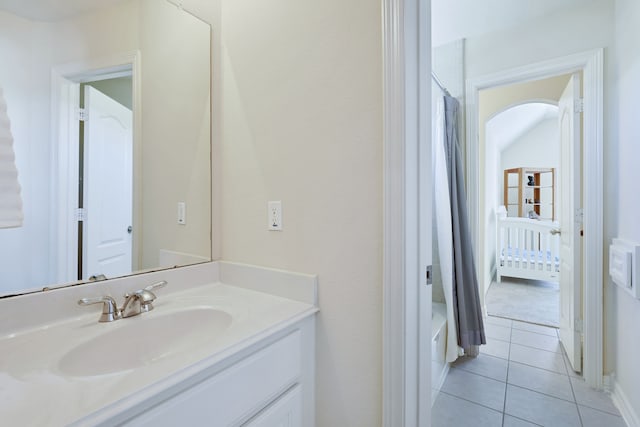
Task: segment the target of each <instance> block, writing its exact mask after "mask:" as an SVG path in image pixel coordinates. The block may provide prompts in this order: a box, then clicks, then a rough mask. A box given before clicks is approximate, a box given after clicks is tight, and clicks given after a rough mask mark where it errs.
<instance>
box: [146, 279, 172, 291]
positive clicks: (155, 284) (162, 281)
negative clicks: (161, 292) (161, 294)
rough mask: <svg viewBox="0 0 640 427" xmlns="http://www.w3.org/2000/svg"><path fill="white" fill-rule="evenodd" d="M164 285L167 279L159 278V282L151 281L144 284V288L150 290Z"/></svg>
mask: <svg viewBox="0 0 640 427" xmlns="http://www.w3.org/2000/svg"><path fill="white" fill-rule="evenodd" d="M165 286H167V281H166V280H161V281H159V282H156V283H152V284H150V285H149V286H146V287H145V288H144V290H145V291H152V290H154V289H160V288H164V287H165Z"/></svg>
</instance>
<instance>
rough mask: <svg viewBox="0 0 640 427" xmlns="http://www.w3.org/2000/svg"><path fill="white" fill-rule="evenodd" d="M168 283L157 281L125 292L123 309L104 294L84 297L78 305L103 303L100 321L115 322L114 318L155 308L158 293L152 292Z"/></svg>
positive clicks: (134, 314)
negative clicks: (142, 287) (133, 290)
mask: <svg viewBox="0 0 640 427" xmlns="http://www.w3.org/2000/svg"><path fill="white" fill-rule="evenodd" d="M166 285H167V281H166V280H162V281H160V282H157V283H153V284H151V285H149V286H147V287H145V288H144V289H138V290H137V291H135V292H133V293H131V294H129V293H127V294H125V296H124V297H125V300H124V305H123V306H122V309H118V306H117V304H116V302H115V300H114V299H113V298H112V297H110V296H102V297H97V298H82V299H81V300H80V301H78V305H89V304H98V303H103V304H104V305H103V306H102V315H101V316H100V320H99V321H100V322H113V321H114V320H118V319H122V318H124V317H132V316H137V315H138V314H140V313H146V312H148V311H151V310H153V302H154V301H155V300H156V295H155V294H154V293H153V292H151V291H152V290H153V289H159V288H163V287H165V286H166Z"/></svg>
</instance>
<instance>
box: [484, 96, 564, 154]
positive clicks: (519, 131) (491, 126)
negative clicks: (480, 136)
mask: <svg viewBox="0 0 640 427" xmlns="http://www.w3.org/2000/svg"><path fill="white" fill-rule="evenodd" d="M557 118H558V107H557V106H556V105H551V104H544V103H541V102H532V103H527V104H521V105H517V106H515V107H512V108H509V109H508V110H505V111H503V112H501V113H499V114H496V115H495V116H494V117H493V118H492V119H491V120H489V121H488V122H487V138H489V135H491V140H492V142H493V143H494V144H495V147H496V149H497V151H498V152H500V151H502V150H504V149H505V148H507V147H508V146H509V145H511V144H512V143H513V142H515V141H517V140H518V139H519V138H520V137H521V136H523V135H524V134H525V133H527V132H529V131H531V130H532V129H533V128H535V127H536V126H538V125H539V124H540V123H542V122H544V121H545V120H550V119H555V120H557Z"/></svg>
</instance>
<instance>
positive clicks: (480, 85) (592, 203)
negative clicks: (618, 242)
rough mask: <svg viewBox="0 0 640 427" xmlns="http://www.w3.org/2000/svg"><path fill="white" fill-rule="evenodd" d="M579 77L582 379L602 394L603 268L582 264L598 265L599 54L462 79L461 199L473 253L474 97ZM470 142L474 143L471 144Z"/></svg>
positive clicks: (600, 211) (601, 60) (477, 245)
mask: <svg viewBox="0 0 640 427" xmlns="http://www.w3.org/2000/svg"><path fill="white" fill-rule="evenodd" d="M579 71H582V73H583V90H582V91H583V105H584V109H583V120H582V122H583V126H582V129H583V142H582V147H583V149H582V152H583V158H582V186H583V188H588V189H589V191H588V192H585V191H583V201H582V208H583V229H584V237H583V254H582V268H581V274H582V288H583V292H582V295H583V299H582V313H583V319H582V325H581V326H582V330H583V331H584V332H583V355H584V356H583V357H584V359H583V377H584V379H585V381H586V382H587V384H589V386H591V387H594V388H597V389H602V387H603V376H604V360H603V304H602V302H603V289H602V284H603V263H602V262H587V261H588V260H602V259H603V244H602V242H603V204H602V203H603V185H604V181H603V163H602V162H603V111H604V110H603V93H604V89H603V88H604V51H603V49H594V50H590V51H587V52H582V53H576V54H572V55H568V56H565V57H562V58H556V59H551V60H548V61H543V62H538V63H533V64H529V65H526V66H521V67H516V68H512V69H507V70H503V71H500V72H497V73H493V74H489V75H486V76H481V77H476V78H471V79H467V82H466V96H467V107H466V113H467V114H466V115H467V159H468V161H467V177H468V183H467V185H468V187H467V188H469V191H468V193H467V198H468V203H469V206H470V218H469V219H470V222H471V232H472V235H473V238H474V247H475V251H476V253H479V252H478V250H479V249H480V242H479V236H480V234H479V232H480V223H479V221H480V219H479V218H480V216H479V206H480V203H479V191H480V188H479V185H480V179H479V177H480V163H479V162H480V158H479V148H478V135H479V129H480V128H479V126H481V125H482V124H481V123H478V99H479V92H480V91H481V90H484V89H490V88H492V87H496V86H503V85H508V84H513V83H520V82H523V81H530V80H538V79H543V78H548V77H552V76H557V75H560V74H569V73H573V72H579ZM471 141H473V142H474V143H471Z"/></svg>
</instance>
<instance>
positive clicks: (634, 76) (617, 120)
mask: <svg viewBox="0 0 640 427" xmlns="http://www.w3.org/2000/svg"><path fill="white" fill-rule="evenodd" d="M638 22H640V3H639V2H638V1H636V0H616V8H615V51H614V54H615V61H616V68H615V71H614V73H613V74H614V79H615V80H614V85H613V86H612V87H609V89H610V90H612V92H613V93H612V95H611V97H610V99H611V103H610V104H609V107H610V108H611V111H610V112H609V114H608V115H607V118H608V119H609V120H610V121H611V122H610V128H609V129H610V133H609V134H608V135H607V136H608V138H606V139H605V192H604V194H605V206H604V212H605V239H606V242H605V245H606V246H605V260H606V259H608V245H609V244H610V243H611V238H613V237H620V238H624V239H627V240H631V241H634V242H636V243H640V221H638V211H639V210H640V197H639V196H638V185H637V184H638V182H640V167H638V166H639V164H638V161H639V160H640V144H639V143H638V141H639V140H640V121H638V114H637V112H638V107H637V104H638V94H639V93H640V27H639V26H638ZM605 266H607V264H605ZM607 271H608V268H605V276H606V283H607V285H608V286H607V288H606V293H605V296H606V300H605V315H606V316H605V318H606V323H605V327H606V328H605V332H606V335H605V345H606V352H605V356H606V358H605V362H606V369H607V371H610V372H615V376H616V382H617V386H618V387H619V391H620V392H622V394H624V396H625V397H626V399H627V401H628V403H629V404H630V406H631V408H632V410H633V411H634V413H635V414H634V415H635V420H634V421H635V422H640V364H638V358H637V355H638V354H639V353H640V341H639V340H638V339H637V325H640V300H635V299H633V298H631V297H630V296H629V295H628V294H626V293H625V292H624V291H622V290H621V289H618V288H616V287H615V285H614V284H612V282H611V280H610V278H609V277H608V274H607Z"/></svg>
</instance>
